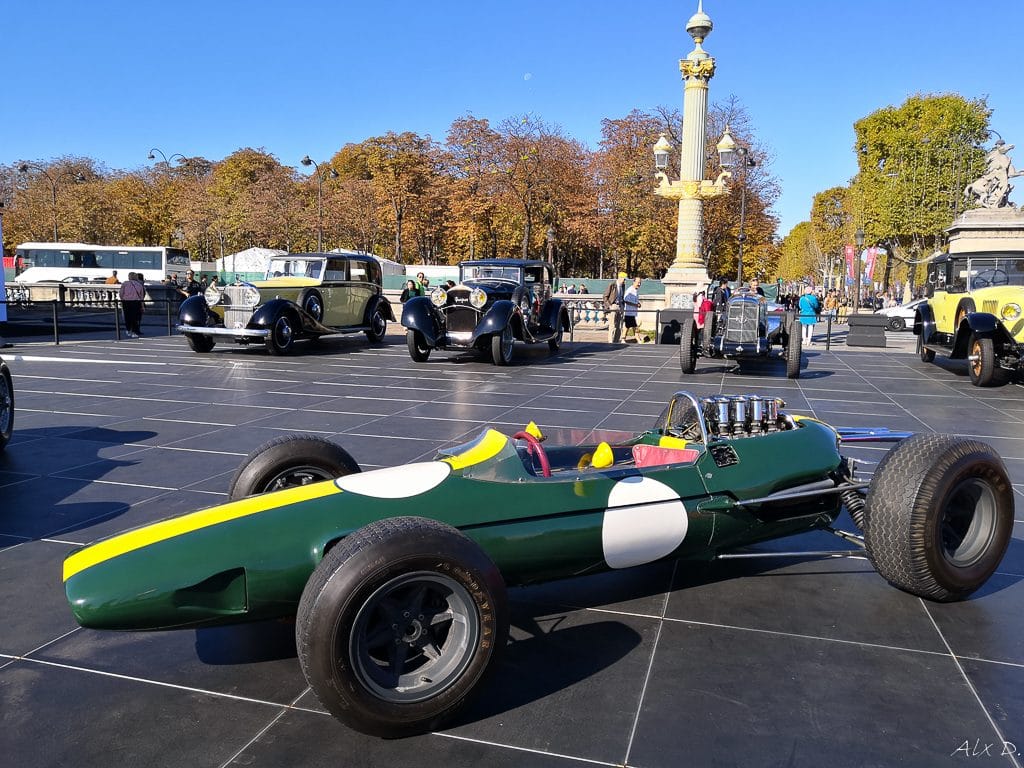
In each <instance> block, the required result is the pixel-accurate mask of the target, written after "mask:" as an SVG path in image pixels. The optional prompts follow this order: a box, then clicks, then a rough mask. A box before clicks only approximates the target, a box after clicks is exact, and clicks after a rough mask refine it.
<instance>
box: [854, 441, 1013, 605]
mask: <svg viewBox="0 0 1024 768" xmlns="http://www.w3.org/2000/svg"><path fill="white" fill-rule="evenodd" d="M867 521H868V523H867V530H866V531H865V537H864V538H865V544H866V546H867V553H868V557H869V558H870V559H871V562H872V563H873V564H874V566H875V569H876V570H877V571H878V572H879V573H880V574H881V575H882V576H884V577H885V578H886V579H888V581H889V582H890V583H892V584H893V585H894V586H896V587H899V588H900V589H902V590H905V591H906V592H910V593H911V594H914V595H918V596H920V597H924V598H928V599H930V600H939V601H950V600H961V599H963V598H965V597H967V596H968V595H969V594H971V593H972V592H974V591H975V590H976V589H978V587H980V586H981V585H982V584H984V583H985V581H986V580H988V578H989V576H991V575H992V573H993V572H994V571H995V569H996V567H997V566H998V565H999V562H1000V561H1001V560H1002V557H1003V554H1004V553H1005V552H1006V548H1007V546H1008V545H1009V542H1010V535H1011V532H1012V530H1013V487H1012V486H1011V484H1010V479H1009V476H1008V475H1007V472H1006V467H1005V466H1004V465H1003V462H1002V459H1000V458H999V455H998V454H997V453H996V452H995V450H993V448H992V447H991V446H989V445H987V444H985V443H982V442H979V441H977V440H971V439H968V438H964V437H956V436H953V435H937V434H919V435H914V436H913V437H910V438H907V439H906V440H904V441H902V442H901V443H900V444H899V445H897V446H896V447H895V448H893V449H892V450H891V451H889V453H887V454H886V455H885V457H884V458H883V459H882V461H881V462H879V464H878V467H877V469H876V470H875V474H874V477H873V478H872V480H871V485H870V487H869V489H868V496H867Z"/></svg>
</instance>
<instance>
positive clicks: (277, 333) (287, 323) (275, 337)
mask: <svg viewBox="0 0 1024 768" xmlns="http://www.w3.org/2000/svg"><path fill="white" fill-rule="evenodd" d="M294 346H295V327H294V325H293V324H292V320H291V318H290V317H288V315H281V316H280V317H279V318H277V320H275V321H274V325H273V326H272V327H271V329H270V335H269V336H267V351H268V352H270V354H272V355H287V354H288V353H290V352H291V351H292V348H293V347H294Z"/></svg>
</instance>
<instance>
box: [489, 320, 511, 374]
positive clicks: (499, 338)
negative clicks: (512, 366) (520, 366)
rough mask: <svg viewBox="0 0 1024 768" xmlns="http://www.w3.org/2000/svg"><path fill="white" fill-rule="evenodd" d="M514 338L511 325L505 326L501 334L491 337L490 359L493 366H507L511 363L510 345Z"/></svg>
mask: <svg viewBox="0 0 1024 768" xmlns="http://www.w3.org/2000/svg"><path fill="white" fill-rule="evenodd" d="M514 343H515V337H513V336H512V324H511V323H509V324H508V325H506V326H505V328H504V329H503V330H502V332H501V333H496V334H494V335H493V336H491V359H492V360H493V361H494V364H495V365H508V364H509V363H511V362H512V345H513V344H514Z"/></svg>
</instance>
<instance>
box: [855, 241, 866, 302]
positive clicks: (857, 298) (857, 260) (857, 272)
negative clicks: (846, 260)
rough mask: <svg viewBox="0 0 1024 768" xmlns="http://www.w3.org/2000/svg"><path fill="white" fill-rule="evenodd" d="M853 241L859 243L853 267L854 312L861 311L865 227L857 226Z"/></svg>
mask: <svg viewBox="0 0 1024 768" xmlns="http://www.w3.org/2000/svg"><path fill="white" fill-rule="evenodd" d="M853 241H854V243H856V245H857V252H856V253H855V254H854V257H853V258H854V265H855V266H854V269H853V314H855V315H856V314H857V313H858V312H860V288H861V279H860V267H861V264H860V260H861V251H863V250H864V228H863V227H857V231H856V232H855V233H854V234H853Z"/></svg>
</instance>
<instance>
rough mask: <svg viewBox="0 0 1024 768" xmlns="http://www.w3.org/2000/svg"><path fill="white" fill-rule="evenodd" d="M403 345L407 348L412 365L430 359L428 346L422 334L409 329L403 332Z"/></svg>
mask: <svg viewBox="0 0 1024 768" xmlns="http://www.w3.org/2000/svg"><path fill="white" fill-rule="evenodd" d="M405 343H406V344H407V345H408V346H409V357H411V358H412V360H413V362H414V363H425V362H427V358H428V357H430V346H429V345H428V344H427V342H426V340H425V339H424V338H423V334H422V333H420V332H419V331H414V330H412V329H411V328H410V329H409V330H408V331H406V332H405Z"/></svg>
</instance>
